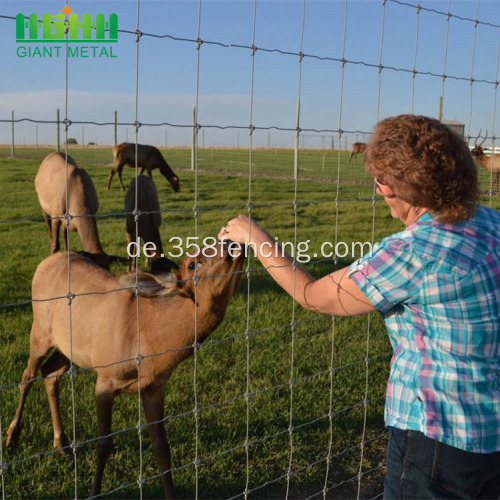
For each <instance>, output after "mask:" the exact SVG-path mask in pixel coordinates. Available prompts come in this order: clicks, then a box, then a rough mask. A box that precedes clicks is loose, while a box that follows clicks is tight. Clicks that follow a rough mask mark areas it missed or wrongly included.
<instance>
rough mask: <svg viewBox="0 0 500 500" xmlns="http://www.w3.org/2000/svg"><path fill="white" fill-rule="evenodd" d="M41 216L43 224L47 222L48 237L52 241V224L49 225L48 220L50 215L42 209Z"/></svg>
mask: <svg viewBox="0 0 500 500" xmlns="http://www.w3.org/2000/svg"><path fill="white" fill-rule="evenodd" d="M42 214H43V218H44V220H45V224H47V227H48V228H49V238H50V241H52V225H51V220H50V215H49V214H48V213H47V212H44V211H43V210H42Z"/></svg>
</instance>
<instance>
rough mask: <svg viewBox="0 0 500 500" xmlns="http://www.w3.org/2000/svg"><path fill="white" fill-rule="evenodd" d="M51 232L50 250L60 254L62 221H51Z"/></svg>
mask: <svg viewBox="0 0 500 500" xmlns="http://www.w3.org/2000/svg"><path fill="white" fill-rule="evenodd" d="M50 224H51V231H50V250H51V252H52V253H57V252H59V248H60V247H59V228H60V227H61V219H57V218H54V219H51V220H50Z"/></svg>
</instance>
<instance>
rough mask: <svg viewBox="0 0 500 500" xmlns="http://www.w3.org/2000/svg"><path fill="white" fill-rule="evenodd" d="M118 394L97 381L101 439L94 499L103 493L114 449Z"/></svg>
mask: <svg viewBox="0 0 500 500" xmlns="http://www.w3.org/2000/svg"><path fill="white" fill-rule="evenodd" d="M115 396H116V393H115V392H114V391H113V389H111V388H110V387H109V386H108V385H107V384H106V385H105V384H102V383H101V382H99V380H97V385H96V397H97V420H98V423H99V439H98V441H97V468H96V472H95V476H94V483H93V484H92V489H91V490H90V496H91V497H94V496H97V495H99V494H100V493H101V483H102V476H103V473H104V468H105V467H106V462H107V461H108V458H109V457H110V455H111V451H112V448H113V438H112V437H111V436H110V434H111V417H112V412H113V401H114V399H115Z"/></svg>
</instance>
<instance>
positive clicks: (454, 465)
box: [384, 427, 500, 500]
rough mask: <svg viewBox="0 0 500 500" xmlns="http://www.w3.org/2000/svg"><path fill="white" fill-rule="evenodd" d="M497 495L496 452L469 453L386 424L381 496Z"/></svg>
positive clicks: (499, 468) (389, 499)
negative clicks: (386, 435)
mask: <svg viewBox="0 0 500 500" xmlns="http://www.w3.org/2000/svg"><path fill="white" fill-rule="evenodd" d="M428 498H443V499H451V498H484V499H498V498H500V452H497V453H489V454H483V453H472V452H469V451H464V450H460V449H458V448H455V447H453V446H449V445H447V444H444V443H440V442H439V441H435V440H434V439H430V438H428V437H426V436H424V435H423V434H422V433H421V432H418V431H403V430H400V429H396V428H394V427H389V444H388V445H387V470H386V474H385V484H384V499H385V500H393V499H412V500H415V499H428Z"/></svg>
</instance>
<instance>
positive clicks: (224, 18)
mask: <svg viewBox="0 0 500 500" xmlns="http://www.w3.org/2000/svg"><path fill="white" fill-rule="evenodd" d="M418 4H420V6H421V7H422V8H421V9H420V11H419V14H418V15H417V11H418V9H417V8H416V6H417V5H418ZM68 6H69V7H70V8H71V9H73V11H74V12H75V13H76V14H78V15H79V16H82V15H83V14H84V13H86V12H88V13H89V14H91V16H92V19H94V17H95V15H96V14H98V13H103V14H104V15H105V17H106V19H107V18H108V16H109V14H111V13H116V14H117V15H118V28H119V36H118V43H116V44H113V46H112V51H113V56H114V57H112V58H111V57H104V56H103V57H87V58H74V57H73V58H69V59H68V60H67V61H66V57H64V54H61V56H60V57H52V58H50V57H45V58H42V57H20V56H19V50H20V46H22V45H23V44H21V43H18V42H16V36H15V20H14V19H12V18H13V17H15V16H16V15H17V14H18V13H22V14H24V15H26V16H29V15H30V14H31V13H36V14H38V16H39V17H41V16H42V15H43V14H44V13H50V14H53V15H55V14H57V13H59V12H60V10H61V9H63V8H64V7H65V2H64V0H61V1H59V0H58V1H55V0H44V1H40V0H39V1H36V2H35V1H23V0H15V1H8V0H0V16H2V17H0V26H1V30H0V47H1V48H2V49H1V57H2V59H3V61H2V76H1V79H0V144H10V142H11V128H12V127H11V123H10V120H11V116H12V111H13V112H14V118H15V120H23V121H20V122H16V123H15V141H16V143H17V144H20V145H22V144H34V143H35V142H36V141H38V143H39V144H54V142H55V134H56V128H55V125H54V124H53V123H48V124H46V123H43V122H46V121H49V122H51V121H54V120H55V119H56V112H57V111H56V110H57V109H59V110H60V115H61V119H62V118H64V117H65V116H66V117H67V118H68V120H70V121H71V125H70V126H69V127H68V132H67V133H68V137H72V138H75V139H76V140H77V141H78V142H79V143H81V142H82V141H83V142H85V143H88V142H96V143H98V144H112V142H113V126H112V125H105V126H95V125H92V124H89V123H83V122H97V123H112V121H113V117H114V112H115V111H116V113H117V117H118V122H119V124H120V125H119V126H118V142H122V141H125V140H128V141H130V142H132V141H133V140H135V128H134V127H133V125H132V123H134V122H135V121H136V119H137V121H138V122H140V123H141V124H143V125H142V126H141V127H140V128H139V131H138V139H139V142H141V143H144V144H153V145H159V146H163V145H168V146H175V145H178V146H188V145H190V143H191V137H192V128H191V125H192V117H193V106H194V105H195V103H198V107H197V123H198V124H199V125H200V126H201V128H200V129H199V133H198V144H199V145H206V146H236V145H240V146H245V145H248V144H249V141H250V134H249V130H250V127H249V126H250V124H252V125H253V126H254V127H255V130H254V131H253V133H252V143H253V145H254V146H271V147H291V146H293V144H294V139H295V128H296V127H297V118H298V124H299V128H300V129H301V141H302V142H301V143H300V144H301V145H302V146H304V147H321V145H322V144H325V141H326V142H327V143H328V144H329V143H330V142H329V141H330V138H331V137H333V138H334V141H335V144H338V143H337V141H338V137H339V134H338V131H339V130H342V131H344V133H343V134H342V138H341V145H346V146H349V145H350V143H352V142H353V141H355V140H365V139H367V137H368V135H369V133H370V131H371V130H372V129H373V126H374V125H375V123H376V121H377V119H382V118H384V117H386V116H390V115H396V114H400V113H416V114H424V115H429V116H434V117H436V116H437V115H438V103H439V98H440V96H442V97H443V115H442V117H443V119H447V120H458V121H460V122H462V123H464V124H465V132H466V134H470V135H472V136H475V135H477V134H478V133H479V130H482V133H483V134H484V133H485V131H486V130H488V132H489V134H490V135H493V134H494V133H495V134H496V133H498V125H499V123H498V122H499V118H498V115H499V114H500V110H498V111H497V107H498V106H497V104H498V90H497V89H496V88H495V84H494V82H495V81H497V80H498V78H499V76H498V59H499V42H500V30H499V27H500V7H499V5H498V1H497V0H420V1H418V0H387V1H386V3H385V7H384V5H383V1H382V0H347V1H346V0H305V1H304V0H257V1H256V2H255V1H254V0H201V2H200V1H198V0H163V1H161V0H157V1H156V0H142V1H140V2H137V1H136V0H121V1H102V0H100V1H90V0H69V1H68ZM447 12H449V13H450V14H451V16H449V17H448V16H447V15H446V13H447ZM476 18H477V20H478V21H479V22H478V23H477V24H476V23H474V19H476ZM137 27H138V28H139V30H140V31H141V32H142V33H143V36H141V37H140V39H139V42H138V43H137V42H136V36H135V34H133V33H130V32H134V31H135V30H136V28H137ZM196 39H200V40H202V41H203V43H201V44H200V45H199V46H198V44H197V43H196V42H195V40H196ZM28 45H29V46H30V47H32V48H33V47H34V46H35V45H36V44H33V43H32V44H24V47H28ZM44 45H46V44H44ZM80 45H83V44H80ZM89 45H92V44H91V43H90V44H89ZM252 45H253V46H255V47H257V49H256V50H255V52H254V53H253V56H252V50H251V49H250V47H251V46H252ZM110 46H111V44H109V45H108V46H107V47H110ZM137 46H138V47H137ZM21 53H22V52H21ZM299 53H302V54H304V56H303V57H302V58H300V57H299V55H298V54H299ZM342 60H345V62H344V64H342V62H341V61H342ZM380 67H381V68H382V69H380ZM414 70H415V71H414ZM443 73H444V74H445V75H446V76H447V77H446V78H445V79H444V84H443V78H442V75H443ZM66 75H67V84H66ZM471 78H472V80H473V83H472V84H471ZM299 100H300V113H299V114H298V112H297V109H298V101H299ZM27 120H30V121H27ZM125 124H128V125H125ZM165 124H167V125H165ZM61 134H62V135H63V138H64V137H66V135H65V132H64V129H63V131H62V132H61ZM486 145H487V144H486Z"/></svg>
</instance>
